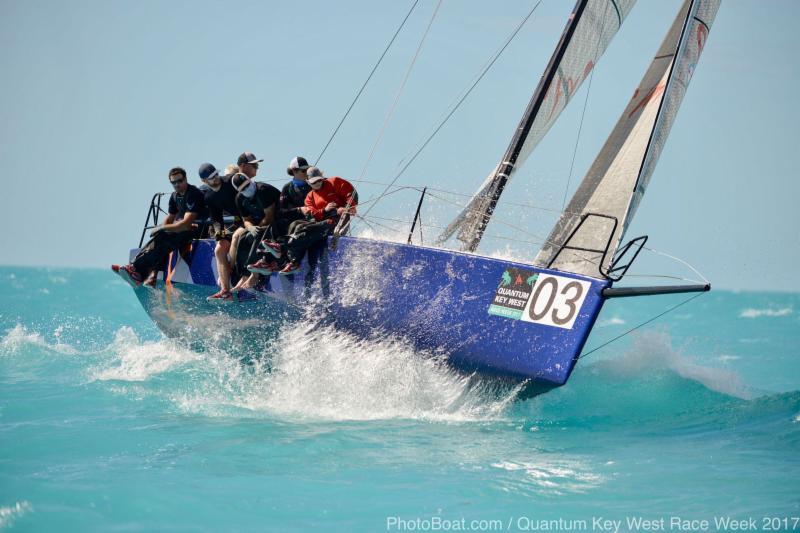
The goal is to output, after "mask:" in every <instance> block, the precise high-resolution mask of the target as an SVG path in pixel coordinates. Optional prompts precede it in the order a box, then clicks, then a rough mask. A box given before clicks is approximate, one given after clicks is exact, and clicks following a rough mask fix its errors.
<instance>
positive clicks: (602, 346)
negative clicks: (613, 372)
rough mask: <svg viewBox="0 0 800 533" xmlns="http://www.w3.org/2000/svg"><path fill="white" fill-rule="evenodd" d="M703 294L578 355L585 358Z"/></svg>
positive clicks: (701, 293)
mask: <svg viewBox="0 0 800 533" xmlns="http://www.w3.org/2000/svg"><path fill="white" fill-rule="evenodd" d="M703 294H705V293H704V292H699V293H697V294H695V295H694V296H691V297H689V298H687V299H686V300H684V301H682V302H681V303H679V304H677V305H673V306H672V307H670V308H669V309H667V310H666V311H664V312H663V313H659V314H658V315H656V316H654V317H653V318H651V319H649V320H646V321H644V322H642V323H641V324H639V325H638V326H635V327H633V328H631V329H629V330H628V331H626V332H625V333H623V334H621V335H617V336H616V337H614V338H613V339H611V340H610V341H608V342H604V343H603V344H601V345H600V346H598V347H597V348H593V349H591V350H589V351H588V352H586V353H584V354H581V355H580V357H578V359H583V358H584V357H586V356H587V355H590V354H593V353H594V352H596V351H597V350H599V349H600V348H604V347H606V346H608V345H609V344H611V343H612V342H614V341H617V340H619V339H621V338H622V337H624V336H626V335H627V334H629V333H632V332H634V331H636V330H637V329H639V328H641V327H642V326H646V325H647V324H649V323H650V322H653V321H654V320H658V319H659V318H661V317H662V316H664V315H666V314H667V313H671V312H672V311H674V310H675V309H677V308H679V307H680V306H682V305H685V304H688V303H689V302H691V301H692V300H694V299H695V298H699V297H700V296H702V295H703Z"/></svg>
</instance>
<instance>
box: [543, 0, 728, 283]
mask: <svg viewBox="0 0 800 533" xmlns="http://www.w3.org/2000/svg"><path fill="white" fill-rule="evenodd" d="M718 7H719V0H694V1H693V0H686V1H685V2H684V4H683V5H682V6H681V9H680V11H679V13H678V16H677V17H676V18H675V21H674V22H673V24H672V26H671V27H670V29H669V32H668V33H667V36H666V38H665V39H664V41H663V43H662V44H661V47H660V48H659V50H658V53H657V54H656V56H655V58H654V59H653V61H652V63H651V64H650V67H649V68H648V70H647V72H646V73H645V75H644V78H642V81H641V83H640V84H639V87H638V88H637V89H636V92H635V93H634V95H633V98H632V99H631V101H630V102H629V103H628V106H627V107H626V109H625V111H624V112H623V114H622V116H621V117H620V119H619V121H618V122H617V124H616V126H615V128H614V130H613V131H612V132H611V135H610V136H609V138H608V140H607V141H606V143H605V145H604V146H603V149H602V150H601V151H600V153H599V154H598V156H597V158H596V159H595V161H594V163H593V164H592V166H591V168H590V169H589V172H588V173H587V174H586V177H584V179H583V181H582V182H581V184H580V186H579V187H578V189H577V191H576V192H575V194H574V195H573V197H572V199H571V200H570V202H569V204H568V205H567V208H566V209H565V210H564V212H563V213H562V215H561V217H560V219H559V221H558V222H557V223H556V225H555V227H554V228H553V230H552V232H551V234H550V236H549V237H548V239H547V241H546V243H545V245H544V246H543V247H542V249H541V251H540V252H539V254H538V255H537V257H536V261H535V264H536V265H538V266H550V267H552V268H555V269H558V270H562V271H567V272H574V273H577V274H584V275H587V276H592V277H602V275H603V274H602V273H603V272H607V269H608V268H609V265H610V264H611V262H612V259H613V255H614V253H615V252H616V250H617V247H618V246H619V244H620V241H621V240H622V238H623V236H624V234H625V230H626V229H627V226H628V223H629V222H630V219H631V217H632V216H633V214H634V212H635V211H636V208H637V207H638V205H639V202H640V201H641V198H642V195H643V194H644V191H645V189H646V188H647V185H648V183H649V181H650V177H651V176H652V173H653V169H654V168H655V164H656V162H657V160H658V157H659V155H660V154H661V151H662V149H663V147H664V143H665V141H666V138H667V135H668V134H669V130H670V128H671V127H672V123H673V121H674V119H675V115H676V114H677V111H678V107H679V106H680V103H681V100H682V99H683V95H684V94H685V92H686V87H687V86H688V84H689V81H690V79H691V76H692V72H693V70H694V67H695V66H696V65H697V61H698V59H699V57H700V53H701V52H702V50H703V45H704V44H705V41H706V38H707V36H708V31H709V28H710V26H711V23H712V22H713V20H714V16H715V15H716V12H717V8H718ZM582 220H583V223H582V224H581V221H582ZM576 228H577V231H576ZM573 232H575V234H574V235H573V236H572V238H571V240H570V242H569V247H568V248H564V249H561V247H562V246H563V245H564V244H566V240H567V239H568V238H570V235H572V233H573ZM573 247H574V248H583V249H584V250H575V249H573ZM606 248H607V250H606ZM588 250H592V251H588ZM604 252H606V253H605V255H604ZM603 257H605V259H604V260H603ZM601 262H602V264H601Z"/></svg>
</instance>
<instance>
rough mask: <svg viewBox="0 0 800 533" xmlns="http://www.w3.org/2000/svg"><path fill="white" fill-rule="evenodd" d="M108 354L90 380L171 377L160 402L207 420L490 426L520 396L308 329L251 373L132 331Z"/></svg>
mask: <svg viewBox="0 0 800 533" xmlns="http://www.w3.org/2000/svg"><path fill="white" fill-rule="evenodd" d="M108 351H109V352H110V353H111V358H110V361H108V362H106V363H105V364H104V365H103V366H102V367H100V368H96V369H94V370H93V372H92V376H91V379H92V380H98V381H147V380H148V379H150V378H154V377H155V376H159V375H160V376H164V375H170V374H174V375H177V376H178V379H175V380H172V381H173V383H174V387H175V389H173V390H162V391H160V392H159V394H162V395H166V396H168V397H169V398H170V399H171V400H172V401H173V402H174V403H175V404H176V405H177V406H178V407H179V408H180V409H181V410H183V411H185V412H193V413H200V414H204V415H207V416H229V415H232V414H235V415H238V416H279V417H282V418H291V419H319V420H372V419H394V418H401V419H418V420H445V421H468V420H487V419H498V418H501V417H503V416H504V413H505V411H506V408H507V406H508V405H510V404H511V403H512V402H513V399H514V397H515V396H516V394H517V392H518V390H517V389H508V388H498V387H497V386H494V385H492V384H491V383H488V382H484V381H481V380H479V379H478V378H476V377H474V376H464V375H461V374H458V373H456V372H454V371H453V370H452V369H450V368H449V367H448V366H447V365H446V364H445V362H444V360H443V359H442V358H441V357H437V356H435V355H433V354H419V353H417V352H415V351H414V350H413V349H412V348H410V347H409V346H406V345H404V344H402V343H400V342H398V341H395V340H386V341H369V342H367V341H364V340H360V339H356V338H354V337H351V336H349V335H346V334H344V333H341V332H338V331H336V330H334V329H333V328H330V327H323V326H320V325H314V324H309V323H304V325H303V326H298V325H294V326H286V327H285V328H284V329H283V330H282V331H281V333H280V334H279V336H278V337H277V338H276V339H275V340H274V341H273V342H272V343H271V344H270V345H268V346H266V347H264V350H263V351H264V352H265V353H266V354H267V355H268V357H267V358H266V359H256V360H255V361H250V362H249V364H243V363H242V362H241V354H231V353H228V352H226V351H224V350H222V349H215V348H210V349H207V350H205V351H203V352H195V351H192V350H190V349H188V348H185V347H183V346H181V345H180V344H179V343H177V342H174V341H170V340H162V341H158V342H145V343H142V342H140V341H139V340H138V339H137V338H136V335H135V334H134V333H133V331H132V330H130V328H122V329H121V330H120V331H118V332H117V335H116V338H115V340H114V342H113V343H112V345H111V346H110V347H109V350H108ZM268 369H270V371H268ZM158 386H160V387H168V386H169V385H168V384H166V382H164V381H159V384H158Z"/></svg>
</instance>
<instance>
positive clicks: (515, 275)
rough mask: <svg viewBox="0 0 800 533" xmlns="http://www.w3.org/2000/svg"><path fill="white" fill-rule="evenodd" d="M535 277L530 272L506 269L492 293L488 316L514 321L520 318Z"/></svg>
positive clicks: (535, 275) (532, 272) (531, 290)
mask: <svg viewBox="0 0 800 533" xmlns="http://www.w3.org/2000/svg"><path fill="white" fill-rule="evenodd" d="M537 277H538V274H537V273H536V272H534V271H532V270H523V269H521V268H507V269H506V270H505V272H503V276H502V277H501V278H500V285H498V287H497V290H496V291H495V293H494V299H493V300H492V304H491V305H490V306H489V314H490V315H497V316H503V317H506V318H513V319H515V320H519V319H520V318H522V312H523V311H524V310H525V306H526V305H527V303H528V300H529V299H530V297H531V292H533V286H534V285H535V284H536V278H537Z"/></svg>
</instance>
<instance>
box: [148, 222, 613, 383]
mask: <svg viewBox="0 0 800 533" xmlns="http://www.w3.org/2000/svg"><path fill="white" fill-rule="evenodd" d="M213 247H214V243H213V241H210V240H204V241H196V242H195V244H194V247H193V250H192V252H191V254H190V255H189V256H188V257H187V258H186V261H183V260H181V261H177V263H176V262H175V261H173V265H174V272H173V274H172V283H173V287H174V290H173V291H171V292H166V291H163V290H157V289H156V290H153V289H146V288H138V289H136V293H137V295H138V296H139V299H140V300H141V302H142V304H143V306H144V307H145V310H146V311H147V312H148V314H150V316H151V317H152V318H153V319H154V321H155V322H156V323H157V324H158V325H159V327H160V328H161V329H162V330H163V331H164V332H165V333H167V334H168V335H171V336H181V335H184V334H185V333H187V332H188V333H191V334H193V336H194V337H197V336H198V333H199V334H200V335H202V329H203V326H202V324H203V320H204V317H208V319H209V320H213V321H215V322H218V321H219V320H220V317H221V316H222V317H223V319H224V320H225V321H226V323H227V324H228V327H229V328H230V329H231V330H233V331H234V332H235V331H236V330H240V331H241V333H242V335H251V334H252V333H253V332H254V330H256V331H258V330H261V331H263V332H265V335H268V333H267V332H269V331H275V329H276V328H275V326H276V325H279V324H282V323H285V322H286V321H287V320H294V319H297V318H299V317H300V316H302V310H303V309H304V308H305V309H306V311H308V309H309V306H310V305H313V306H314V309H315V310H316V309H319V314H320V315H323V314H324V315H325V316H327V317H328V318H329V319H330V320H332V321H333V323H334V324H335V327H337V328H339V329H342V330H344V331H347V332H350V333H352V334H355V335H357V336H360V337H364V338H376V337H377V338H386V337H387V336H392V337H399V338H401V339H404V340H405V341H406V342H410V343H411V344H412V345H413V346H414V347H415V348H416V349H418V350H424V351H429V352H433V353H437V354H445V355H446V356H447V358H448V361H449V363H450V364H451V365H452V366H454V367H455V368H457V369H459V370H462V371H465V372H473V371H474V372H478V373H481V374H488V375H492V376H500V377H503V378H509V379H511V380H514V381H522V380H528V381H529V383H530V386H531V387H532V388H533V389H534V390H535V392H541V391H544V390H547V389H549V388H552V387H556V386H559V385H563V384H564V383H565V382H566V381H567V379H568V378H569V376H570V373H571V372H572V369H573V368H574V366H575V362H576V361H577V359H578V356H579V355H580V352H581V350H582V349H583V346H584V343H585V342H586V339H587V337H588V336H589V333H590V331H591V329H592V327H593V325H594V323H595V320H596V319H597V316H598V314H599V313H600V309H601V307H602V304H603V300H604V298H603V297H602V294H601V291H602V290H603V289H604V288H605V287H608V286H609V285H610V283H609V282H607V281H604V280H598V279H594V278H588V277H583V276H577V275H574V274H569V273H565V272H558V271H551V270H546V269H541V268H534V267H532V266H531V265H526V264H523V263H516V262H511V261H506V260H501V259H492V258H488V257H482V256H477V255H471V254H464V253H458V252H451V251H444V250H440V249H435V248H427V247H422V246H412V245H405V244H397V243H390V242H384V241H374V240H368V239H361V238H352V237H342V238H341V239H340V240H339V243H338V246H337V249H336V250H327V251H326V252H324V253H323V255H322V257H321V258H320V260H319V262H318V264H317V265H316V267H315V268H314V269H313V271H311V270H310V269H309V267H308V265H307V264H306V263H307V262H304V267H303V270H302V271H301V272H299V273H297V274H294V275H291V276H278V275H276V274H274V275H272V276H270V277H269V278H268V280H267V281H266V283H264V286H263V287H261V288H260V289H259V290H258V291H257V292H256V293H254V294H255V295H256V296H257V298H255V299H253V300H252V301H249V302H242V303H236V304H227V305H219V304H211V303H208V302H206V300H205V298H206V296H208V295H210V294H212V293H213V292H216V290H217V287H216V283H215V279H216V265H215V262H214V258H213ZM187 262H188V264H187ZM310 302H317V303H314V304H312V303H310ZM315 312H316V311H315Z"/></svg>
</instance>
